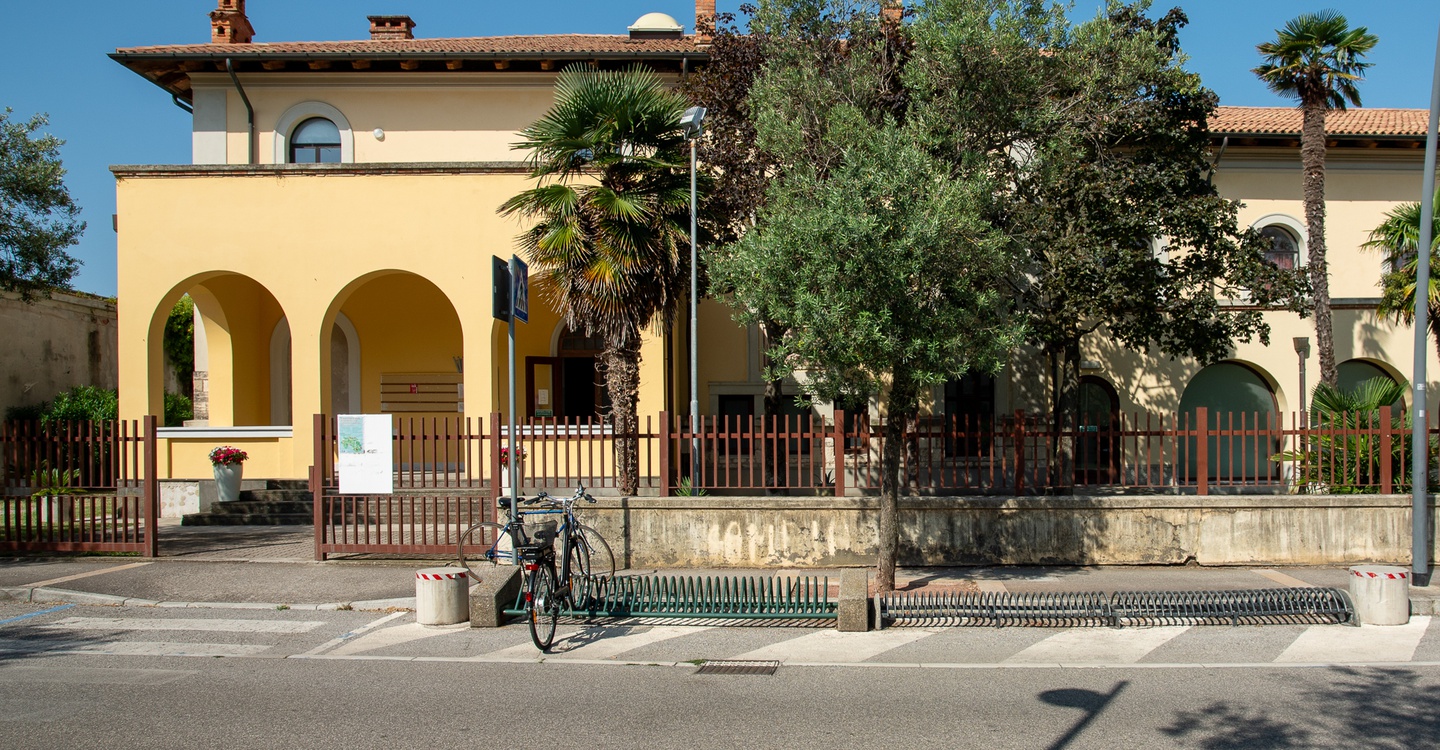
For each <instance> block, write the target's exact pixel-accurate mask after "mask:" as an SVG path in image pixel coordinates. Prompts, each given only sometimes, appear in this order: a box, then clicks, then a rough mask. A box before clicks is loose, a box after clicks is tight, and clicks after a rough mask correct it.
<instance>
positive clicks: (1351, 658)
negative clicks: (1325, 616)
mask: <svg viewBox="0 0 1440 750" xmlns="http://www.w3.org/2000/svg"><path fill="white" fill-rule="evenodd" d="M1428 627H1430V618H1429V617H1411V618H1410V622H1408V623H1406V624H1404V625H1361V626H1360V627H1358V628H1353V627H1349V626H1345V625H1315V626H1313V627H1309V628H1306V629H1305V632H1303V633H1301V634H1300V637H1299V638H1296V639H1295V640H1294V642H1292V643H1291V644H1290V646H1289V647H1288V648H1286V649H1285V650H1284V651H1282V652H1281V653H1280V655H1279V656H1278V657H1276V658H1275V661H1277V662H1284V663H1301V664H1349V663H1375V662H1408V661H1410V660H1411V659H1412V658H1414V657H1415V649H1416V647H1417V646H1419V645H1420V639H1421V638H1424V637H1425V629H1426V628H1428Z"/></svg>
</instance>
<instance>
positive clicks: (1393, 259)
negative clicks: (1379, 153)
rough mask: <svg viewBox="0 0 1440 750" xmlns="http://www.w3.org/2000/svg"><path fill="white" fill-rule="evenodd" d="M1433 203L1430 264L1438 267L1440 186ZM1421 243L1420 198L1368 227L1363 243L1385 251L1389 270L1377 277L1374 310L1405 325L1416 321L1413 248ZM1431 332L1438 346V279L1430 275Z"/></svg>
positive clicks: (1439, 305)
mask: <svg viewBox="0 0 1440 750" xmlns="http://www.w3.org/2000/svg"><path fill="white" fill-rule="evenodd" d="M1432 200H1433V201H1434V206H1435V216H1434V228H1433V230H1432V231H1431V233H1430V236H1431V237H1432V238H1433V240H1432V242H1431V243H1430V267H1431V268H1434V269H1437V270H1440V261H1437V256H1436V255H1435V250H1436V249H1437V248H1440V190H1437V191H1435V196H1434V198H1432ZM1419 245H1420V202H1419V201H1416V202H1415V203H1402V204H1400V205H1399V206H1396V207H1395V210H1393V211H1391V212H1390V213H1388V214H1386V215H1385V221H1384V222H1383V223H1381V224H1380V226H1378V227H1375V228H1374V229H1372V230H1370V241H1369V242H1366V243H1365V245H1364V247H1367V248H1372V249H1375V250H1380V251H1382V252H1384V253H1385V263H1386V265H1387V266H1388V267H1389V268H1390V271H1389V272H1388V273H1386V274H1385V275H1384V276H1382V277H1380V289H1381V294H1380V305H1379V307H1377V308H1376V310H1375V312H1377V313H1379V314H1380V316H1381V317H1389V318H1394V319H1395V320H1396V321H1398V322H1400V323H1404V324H1405V325H1414V323H1415V276H1416V265H1417V262H1418V260H1419V258H1420V256H1419V254H1418V253H1416V252H1415V248H1416V247H1418V246H1419ZM1429 299H1430V314H1429V318H1430V335H1432V336H1434V337H1435V342H1436V346H1437V347H1440V320H1437V317H1440V315H1437V313H1440V279H1436V277H1435V275H1434V274H1432V275H1431V276H1430V293H1429Z"/></svg>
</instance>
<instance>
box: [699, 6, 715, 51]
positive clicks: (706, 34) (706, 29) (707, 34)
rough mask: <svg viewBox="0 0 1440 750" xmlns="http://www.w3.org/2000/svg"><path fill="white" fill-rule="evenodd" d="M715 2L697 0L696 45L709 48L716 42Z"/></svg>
mask: <svg viewBox="0 0 1440 750" xmlns="http://www.w3.org/2000/svg"><path fill="white" fill-rule="evenodd" d="M714 32H715V0H695V44H696V45H699V46H708V45H709V44H710V42H711V41H713V40H714Z"/></svg>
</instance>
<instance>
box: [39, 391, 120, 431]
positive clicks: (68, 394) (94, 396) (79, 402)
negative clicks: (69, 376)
mask: <svg viewBox="0 0 1440 750" xmlns="http://www.w3.org/2000/svg"><path fill="white" fill-rule="evenodd" d="M119 418H120V396H119V394H118V393H116V392H115V391H113V390H110V389H108V388H96V387H95V386H93V385H77V386H75V387H74V388H71V389H70V390H68V391H65V392H64V393H61V394H60V395H58V396H56V397H55V400H54V401H52V402H50V406H49V408H47V409H45V411H44V413H42V414H41V415H40V422H41V424H44V425H45V426H46V427H50V426H52V425H55V424H57V423H60V422H71V421H83V420H87V419H89V420H96V421H99V420H105V419H119Z"/></svg>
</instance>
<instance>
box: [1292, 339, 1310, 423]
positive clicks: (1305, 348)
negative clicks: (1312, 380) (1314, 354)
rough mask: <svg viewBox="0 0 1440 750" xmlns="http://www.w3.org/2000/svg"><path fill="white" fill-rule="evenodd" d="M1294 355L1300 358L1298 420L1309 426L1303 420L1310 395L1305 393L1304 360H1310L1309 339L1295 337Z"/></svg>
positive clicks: (1307, 408) (1307, 409)
mask: <svg viewBox="0 0 1440 750" xmlns="http://www.w3.org/2000/svg"><path fill="white" fill-rule="evenodd" d="M1295 354H1296V355H1297V356H1299V358H1300V419H1301V421H1303V422H1305V426H1307V427H1308V426H1309V424H1310V423H1309V422H1308V421H1306V420H1305V412H1307V411H1309V406H1310V395H1309V394H1308V393H1307V392H1306V391H1305V360H1307V359H1309V358H1310V337H1309V336H1296V337H1295Z"/></svg>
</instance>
